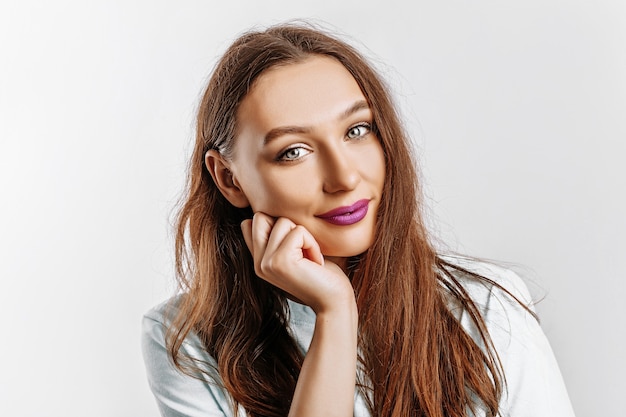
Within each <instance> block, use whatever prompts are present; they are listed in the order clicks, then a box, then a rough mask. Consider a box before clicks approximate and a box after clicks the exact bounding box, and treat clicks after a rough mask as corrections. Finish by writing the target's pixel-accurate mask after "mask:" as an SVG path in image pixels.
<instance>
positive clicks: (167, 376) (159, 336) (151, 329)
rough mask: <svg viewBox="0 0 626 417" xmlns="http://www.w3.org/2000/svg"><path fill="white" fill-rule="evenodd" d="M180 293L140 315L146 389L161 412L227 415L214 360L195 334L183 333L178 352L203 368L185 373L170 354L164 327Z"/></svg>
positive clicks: (226, 399) (228, 409) (205, 416)
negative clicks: (182, 340) (190, 373)
mask: <svg viewBox="0 0 626 417" xmlns="http://www.w3.org/2000/svg"><path fill="white" fill-rule="evenodd" d="M181 297H182V296H181V295H178V296H175V297H172V298H170V299H169V300H166V301H164V302H162V303H160V304H159V305H157V306H155V307H153V308H152V309H150V310H149V311H148V312H146V313H145V314H144V316H143V320H142V333H141V345H142V353H143V359H144V363H145V367H146V375H147V378H148V383H149V385H150V389H151V390H152V393H153V394H154V396H155V398H156V401H157V404H158V406H159V409H160V411H161V414H162V415H163V416H168V417H170V416H181V415H185V416H193V417H196V416H197V417H200V416H203V417H209V416H220V417H221V416H225V415H231V413H232V410H231V405H230V399H229V397H228V395H227V394H226V393H225V391H224V389H223V388H222V383H221V380H220V377H219V375H218V373H217V371H216V370H215V369H216V363H215V360H214V359H213V358H212V357H211V356H210V355H208V353H207V352H206V350H205V349H204V348H203V345H202V342H201V341H200V339H199V338H198V337H197V335H196V334H194V333H190V334H188V335H187V337H186V338H185V340H184V342H183V345H182V346H181V353H182V354H184V355H185V356H186V357H188V358H190V359H192V360H193V361H194V362H195V363H196V364H198V365H202V369H203V372H196V373H194V374H193V375H187V374H185V373H183V372H182V371H181V370H179V369H178V368H177V367H176V366H175V365H174V363H173V361H172V359H171V357H170V354H169V350H168V347H167V343H166V337H167V331H168V328H169V327H170V325H171V322H172V319H173V317H174V316H175V315H176V313H177V312H178V305H179V303H180V300H181Z"/></svg>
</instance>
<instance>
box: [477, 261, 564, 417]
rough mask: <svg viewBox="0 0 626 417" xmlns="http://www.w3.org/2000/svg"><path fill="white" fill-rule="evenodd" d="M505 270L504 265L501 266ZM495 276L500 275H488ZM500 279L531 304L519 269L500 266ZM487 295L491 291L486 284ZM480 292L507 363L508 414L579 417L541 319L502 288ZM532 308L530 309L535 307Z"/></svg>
mask: <svg viewBox="0 0 626 417" xmlns="http://www.w3.org/2000/svg"><path fill="white" fill-rule="evenodd" d="M498 269H499V268H498ZM485 276H487V277H489V278H493V277H494V275H491V274H489V273H488V272H486V273H485ZM495 277H496V279H495V280H496V282H498V283H499V284H500V285H502V286H503V287H504V288H506V289H507V290H509V291H510V292H511V293H512V294H513V295H515V296H516V297H517V298H518V299H519V300H520V301H521V302H522V303H524V304H526V305H528V306H530V305H531V297H530V294H529V292H528V289H527V287H526V285H525V284H524V282H523V281H522V280H521V278H520V277H519V276H518V275H517V274H515V273H514V272H513V271H509V270H505V269H501V270H497V271H496V274H495ZM482 293H483V294H485V290H484V287H483V291H482ZM486 294H487V295H486V297H485V296H483V297H481V296H480V295H479V296H477V298H478V299H479V300H481V298H482V300H481V301H479V307H480V308H481V309H482V311H483V317H484V319H485V322H486V324H487V328H488V330H489V334H490V336H491V339H492V341H493V343H494V346H495V349H496V352H497V353H498V356H499V358H500V360H501V362H502V366H503V369H504V374H505V378H506V389H505V392H504V395H503V397H502V400H501V405H500V409H501V415H502V416H503V417H573V416H574V411H573V409H572V406H571V402H570V400H569V396H568V394H567V390H566V388H565V383H564V381H563V378H562V376H561V372H560V370H559V366H558V364H557V361H556V359H555V357H554V354H553V352H552V349H551V347H550V344H549V342H548V339H547V338H546V336H545V334H544V333H543V331H542V329H541V327H540V325H539V322H538V321H537V319H536V318H535V317H534V316H533V315H532V314H530V312H529V311H528V310H526V309H525V308H524V307H523V306H522V305H520V303H518V302H517V301H516V300H514V299H513V298H512V297H510V296H509V295H508V294H506V293H505V292H504V291H502V290H501V289H499V288H497V287H495V286H494V287H492V288H490V290H489V291H488V292H487V293H486ZM529 308H530V307H529Z"/></svg>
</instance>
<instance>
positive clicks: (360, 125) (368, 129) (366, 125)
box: [276, 122, 372, 163]
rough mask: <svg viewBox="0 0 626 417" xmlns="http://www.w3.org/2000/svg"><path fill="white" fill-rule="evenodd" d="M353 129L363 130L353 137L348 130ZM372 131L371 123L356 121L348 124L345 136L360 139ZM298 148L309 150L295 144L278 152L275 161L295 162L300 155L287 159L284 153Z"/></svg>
mask: <svg viewBox="0 0 626 417" xmlns="http://www.w3.org/2000/svg"><path fill="white" fill-rule="evenodd" d="M354 129H364V130H365V132H363V133H361V134H359V135H358V136H354V137H350V132H351V131H352V130H354ZM371 132H372V124H371V123H367V122H362V123H358V124H356V125H353V126H350V128H348V131H347V132H346V137H347V138H348V139H351V140H352V139H355V140H360V139H363V138H364V137H365V136H367V135H368V134H370V133H371ZM298 149H303V150H305V151H307V152H310V151H309V150H308V149H306V148H305V147H304V146H300V145H296V146H293V147H290V148H287V149H285V150H284V151H283V152H281V153H280V154H278V156H277V157H276V161H278V162H286V163H289V162H295V161H297V160H298V159H300V158H302V157H301V156H297V157H295V158H293V159H288V158H286V155H287V154H288V153H289V152H292V151H294V150H298Z"/></svg>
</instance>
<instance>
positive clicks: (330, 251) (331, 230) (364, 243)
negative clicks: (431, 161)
mask: <svg viewBox="0 0 626 417" xmlns="http://www.w3.org/2000/svg"><path fill="white" fill-rule="evenodd" d="M372 124H373V120H372V112H371V110H370V108H369V106H368V104H367V101H366V99H365V97H364V95H363V93H362V92H361V89H360V88H359V86H358V84H357V83H356V81H355V80H354V78H353V77H352V75H351V74H350V73H349V72H348V71H347V70H346V69H345V68H344V67H343V65H341V64H340V63H339V62H338V61H336V60H334V59H332V58H330V57H323V56H313V57H310V58H308V59H306V60H305V61H301V62H298V63H295V64H288V65H283V66H279V67H275V68H272V69H270V70H267V71H266V72H265V73H263V74H262V75H261V76H260V77H259V78H258V79H257V80H256V81H255V82H254V84H253V87H252V89H251V91H250V92H249V93H248V94H247V95H246V97H245V98H244V99H243V100H242V102H241V105H240V107H239V110H238V112H237V134H236V138H235V145H234V152H233V156H232V159H231V160H230V161H229V169H230V171H231V172H232V176H233V179H234V181H235V183H236V184H237V186H238V187H239V188H240V189H241V191H242V192H243V194H245V197H246V199H247V202H248V203H249V205H250V206H251V208H252V210H253V211H254V212H258V211H261V212H263V213H266V214H268V215H270V216H273V217H287V218H289V219H290V220H292V221H293V222H294V223H296V224H299V225H302V226H304V227H306V228H307V229H308V230H309V231H310V232H311V233H312V234H313V236H314V237H315V239H316V240H317V242H318V243H319V245H320V247H321V250H322V253H323V254H324V255H326V256H335V257H347V256H354V255H358V254H360V253H362V252H364V251H365V250H367V248H369V247H370V245H371V244H372V241H373V239H374V231H375V225H376V213H377V210H378V206H379V204H380V201H381V195H382V190H383V183H384V178H385V162H384V156H383V150H382V147H381V145H380V142H379V140H378V138H377V137H376V135H375V133H374V132H373V131H372Z"/></svg>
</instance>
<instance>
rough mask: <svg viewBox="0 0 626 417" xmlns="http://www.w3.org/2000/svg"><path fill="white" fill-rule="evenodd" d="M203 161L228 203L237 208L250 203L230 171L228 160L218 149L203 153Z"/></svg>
mask: <svg viewBox="0 0 626 417" xmlns="http://www.w3.org/2000/svg"><path fill="white" fill-rule="evenodd" d="M204 163H205V165H206V167H207V169H208V170H209V173H210V174H211V177H213V181H214V182H215V185H217V188H219V190H220V192H221V193H222V195H223V196H224V197H226V199H227V200H228V201H229V202H230V204H232V205H233V206H235V207H238V208H245V207H248V206H249V205H250V203H249V202H248V198H247V197H246V195H245V194H244V193H243V190H242V189H241V188H240V187H239V183H238V182H237V180H236V179H235V178H234V176H233V173H232V172H231V171H230V168H229V167H230V166H229V164H228V162H227V161H226V160H225V159H224V157H223V156H222V155H221V154H220V153H219V152H218V151H216V150H214V149H211V150H209V151H207V153H206V154H205V155H204Z"/></svg>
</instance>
